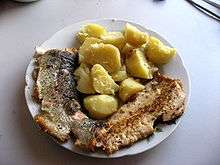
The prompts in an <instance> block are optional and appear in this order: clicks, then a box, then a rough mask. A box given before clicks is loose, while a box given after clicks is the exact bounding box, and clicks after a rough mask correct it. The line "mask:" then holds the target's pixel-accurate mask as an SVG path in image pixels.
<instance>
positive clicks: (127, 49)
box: [122, 43, 135, 57]
mask: <svg viewBox="0 0 220 165" xmlns="http://www.w3.org/2000/svg"><path fill="white" fill-rule="evenodd" d="M133 49H135V48H134V47H133V46H132V45H130V44H129V43H126V44H125V46H124V47H123V49H122V54H123V55H124V56H127V57H128V56H129V55H131V53H132V52H133Z"/></svg>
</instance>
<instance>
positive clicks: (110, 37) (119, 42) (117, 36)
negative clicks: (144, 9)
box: [101, 32, 125, 50]
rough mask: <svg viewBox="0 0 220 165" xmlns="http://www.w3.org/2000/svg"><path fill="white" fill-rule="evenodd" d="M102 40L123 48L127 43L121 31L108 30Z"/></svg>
mask: <svg viewBox="0 0 220 165" xmlns="http://www.w3.org/2000/svg"><path fill="white" fill-rule="evenodd" d="M101 40H102V41H103V43H105V44H112V45H114V46H116V47H117V48H118V49H119V50H121V49H122V48H123V47H124V45H125V37H124V35H123V34H122V33H121V32H108V33H106V34H105V35H102V36H101Z"/></svg>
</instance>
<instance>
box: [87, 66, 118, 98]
mask: <svg viewBox="0 0 220 165" xmlns="http://www.w3.org/2000/svg"><path fill="white" fill-rule="evenodd" d="M91 76H92V81H93V87H94V89H95V91H96V92H98V93H101V94H114V93H115V92H116V91H118V88H119V86H118V85H117V84H116V83H115V82H114V80H113V79H112V77H111V76H110V75H109V74H108V72H107V71H106V70H105V68H103V67H102V65H100V64H95V65H94V66H93V67H92V69H91Z"/></svg>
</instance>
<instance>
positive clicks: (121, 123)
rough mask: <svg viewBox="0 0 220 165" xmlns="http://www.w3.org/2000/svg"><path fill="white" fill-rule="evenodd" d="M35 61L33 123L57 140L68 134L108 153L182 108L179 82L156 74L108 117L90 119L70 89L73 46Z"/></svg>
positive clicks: (78, 142)
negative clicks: (38, 105) (37, 104)
mask: <svg viewBox="0 0 220 165" xmlns="http://www.w3.org/2000/svg"><path fill="white" fill-rule="evenodd" d="M36 64H37V66H36V68H37V74H36V75H37V76H36V87H35V90H34V91H35V92H34V93H33V95H34V96H35V98H36V97H37V99H38V100H40V103H41V111H40V113H39V114H38V115H37V116H36V117H35V121H36V122H37V123H38V124H39V126H40V127H41V128H42V129H43V130H44V131H45V132H47V133H48V134H50V135H52V136H53V137H54V138H56V139H58V140H59V141H60V142H65V141H66V140H68V139H69V138H70V135H71V134H73V135H74V137H75V140H76V141H75V144H76V145H77V146H79V147H82V148H86V149H88V150H91V151H95V150H96V149H101V150H103V151H104V152H106V153H107V154H112V153H114V152H116V151H117V150H119V149H120V148H122V147H126V146H130V145H131V144H133V143H135V142H137V141H138V140H140V139H143V138H146V137H148V136H150V135H151V134H153V133H154V130H155V129H154V123H155V121H157V120H158V119H160V121H162V122H167V121H171V120H174V119H176V118H178V117H179V116H181V115H182V113H183V112H184V109H185V107H184V102H185V94H184V91H183V87H182V84H181V82H180V81H179V80H175V79H171V78H168V77H164V76H162V75H159V74H157V75H155V76H154V78H153V79H152V80H151V81H150V82H148V83H147V84H146V85H145V89H144V90H143V91H141V92H139V93H137V94H136V95H135V96H133V97H132V98H133V99H132V100H130V101H129V102H128V103H126V104H124V105H122V106H121V107H120V108H119V110H118V111H117V112H116V113H114V114H113V115H112V116H111V117H110V118H109V119H107V120H106V121H102V122H100V121H95V120H92V119H90V118H89V117H87V116H86V115H85V114H84V113H83V111H82V107H81V105H80V101H79V94H78V92H77V90H76V87H75V81H74V77H73V72H74V70H75V68H76V67H77V65H78V57H77V51H76V50H74V49H72V50H68V49H66V50H57V49H53V50H48V51H47V52H45V53H43V55H39V56H37V57H36Z"/></svg>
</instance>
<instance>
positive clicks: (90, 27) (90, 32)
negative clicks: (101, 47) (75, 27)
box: [77, 23, 107, 43]
mask: <svg viewBox="0 0 220 165" xmlns="http://www.w3.org/2000/svg"><path fill="white" fill-rule="evenodd" d="M106 33H107V31H106V29H105V28H104V27H103V26H101V25H98V24H95V23H90V24H87V25H85V26H84V27H82V29H81V31H80V32H79V33H78V34H77V37H78V39H79V41H80V42H81V43H83V42H84V41H85V39H86V38H87V37H95V38H100V37H101V35H104V34H106Z"/></svg>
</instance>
